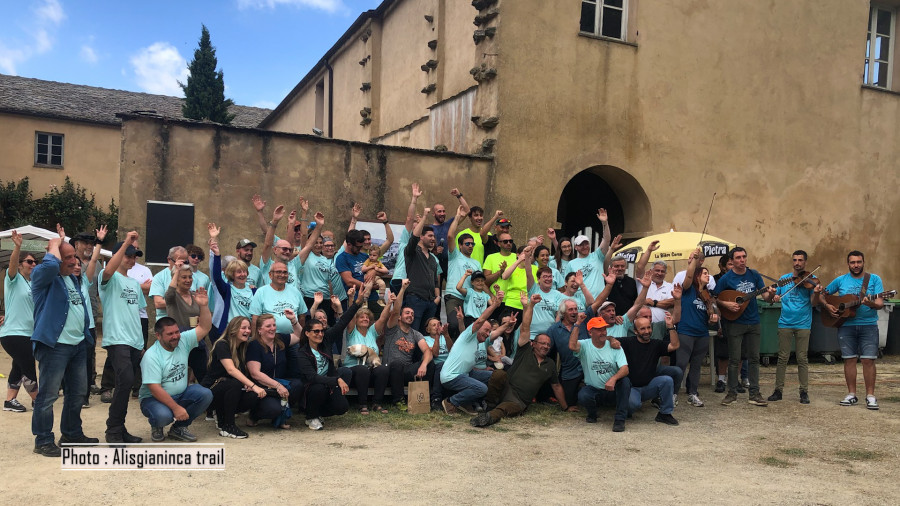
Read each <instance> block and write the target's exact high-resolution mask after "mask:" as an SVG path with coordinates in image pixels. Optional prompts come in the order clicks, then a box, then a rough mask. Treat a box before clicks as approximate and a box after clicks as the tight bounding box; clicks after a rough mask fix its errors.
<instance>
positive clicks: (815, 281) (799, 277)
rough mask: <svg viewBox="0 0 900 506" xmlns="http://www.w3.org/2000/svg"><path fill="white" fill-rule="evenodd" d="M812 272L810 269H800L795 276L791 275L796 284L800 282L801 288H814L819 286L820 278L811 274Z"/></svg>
mask: <svg viewBox="0 0 900 506" xmlns="http://www.w3.org/2000/svg"><path fill="white" fill-rule="evenodd" d="M810 274H811V273H810V272H809V271H800V272H798V273H797V274H795V275H794V276H793V277H791V281H793V282H794V284H795V285H798V284H799V285H800V288H806V289H809V290H812V289H814V288H815V287H817V286H819V278H817V277H815V276H811V275H810ZM804 278H806V279H804Z"/></svg>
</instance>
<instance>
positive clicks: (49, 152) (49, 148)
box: [34, 131, 66, 169]
mask: <svg viewBox="0 0 900 506" xmlns="http://www.w3.org/2000/svg"><path fill="white" fill-rule="evenodd" d="M41 135H46V136H47V142H46V143H44V144H42V143H41V142H40V136H41ZM55 137H58V138H59V147H60V149H59V164H55V163H53V157H54V156H56V155H54V154H53V146H54V144H53V140H54V138H55ZM41 146H46V147H47V151H46V153H41V152H40V148H41ZM41 155H43V156H46V157H47V161H46V162H41V161H39V159H38V157H39V156H41ZM65 163H66V135H65V134H60V133H53V132H41V131H35V132H34V166H35V167H48V168H52V169H62V168H63V167H65Z"/></svg>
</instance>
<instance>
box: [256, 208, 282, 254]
mask: <svg viewBox="0 0 900 506" xmlns="http://www.w3.org/2000/svg"><path fill="white" fill-rule="evenodd" d="M282 218H284V206H278V207H276V208H275V210H274V211H272V220H271V221H269V222H268V223H266V239H265V240H264V241H263V250H262V255H261V256H260V263H264V262H268V261H269V260H271V259H272V248H273V246H274V245H275V229H276V228H277V227H278V222H279V221H281V219H282Z"/></svg>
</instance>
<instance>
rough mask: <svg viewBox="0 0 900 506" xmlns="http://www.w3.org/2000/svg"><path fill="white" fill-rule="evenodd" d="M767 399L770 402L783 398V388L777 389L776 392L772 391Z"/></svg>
mask: <svg viewBox="0 0 900 506" xmlns="http://www.w3.org/2000/svg"><path fill="white" fill-rule="evenodd" d="M767 400H768V401H769V402H775V401H780V400H781V390H777V389H776V390H775V391H774V392H772V395H770V396H769V398H768V399H767Z"/></svg>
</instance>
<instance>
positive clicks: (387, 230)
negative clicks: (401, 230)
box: [375, 211, 394, 257]
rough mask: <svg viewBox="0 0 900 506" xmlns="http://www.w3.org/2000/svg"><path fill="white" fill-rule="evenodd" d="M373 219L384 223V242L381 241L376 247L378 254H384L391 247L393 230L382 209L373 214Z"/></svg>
mask: <svg viewBox="0 0 900 506" xmlns="http://www.w3.org/2000/svg"><path fill="white" fill-rule="evenodd" d="M375 219H377V220H378V221H380V222H381V223H383V224H384V237H385V239H384V242H383V243H381V246H379V247H378V256H379V257H380V256H381V255H384V254H385V252H387V250H389V249H391V244H394V231H393V229H391V224H390V223H388V217H387V214H386V213H385V212H384V211H381V212H379V213H378V215H376V216H375Z"/></svg>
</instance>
